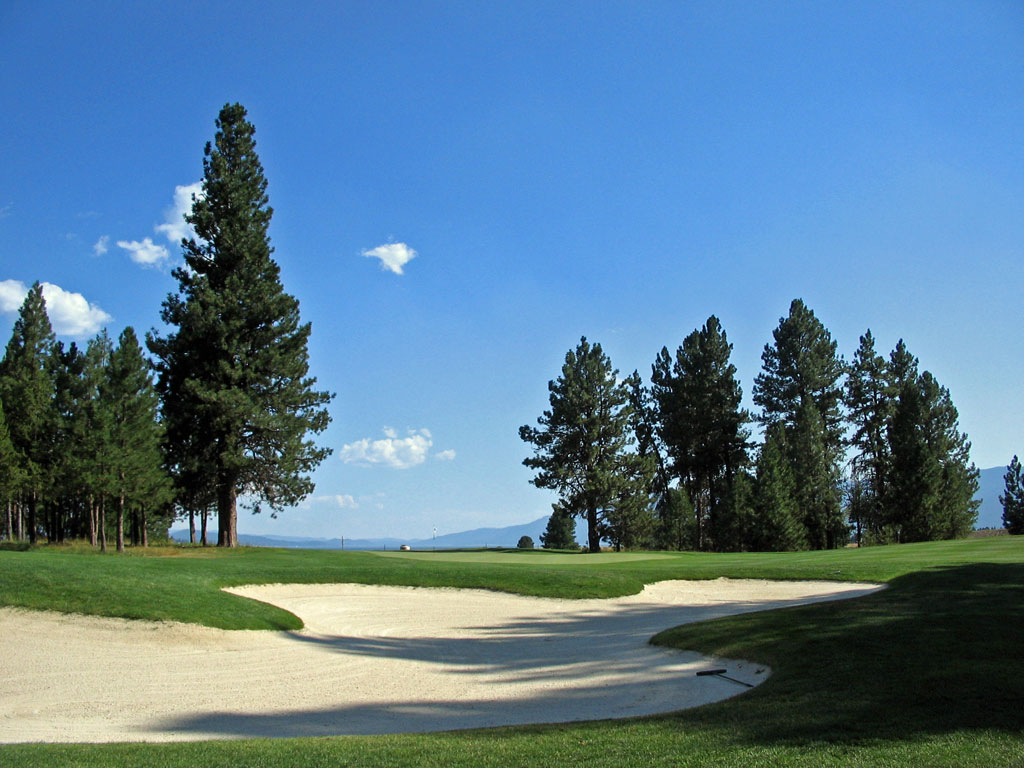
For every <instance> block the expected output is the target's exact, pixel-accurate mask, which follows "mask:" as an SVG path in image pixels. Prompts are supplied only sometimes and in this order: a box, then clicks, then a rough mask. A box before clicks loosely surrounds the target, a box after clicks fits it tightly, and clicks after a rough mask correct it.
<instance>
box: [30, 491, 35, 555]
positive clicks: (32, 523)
mask: <svg viewBox="0 0 1024 768" xmlns="http://www.w3.org/2000/svg"><path fill="white" fill-rule="evenodd" d="M28 541H29V543H30V544H35V543H36V492H35V491H32V493H31V494H29V497H28Z"/></svg>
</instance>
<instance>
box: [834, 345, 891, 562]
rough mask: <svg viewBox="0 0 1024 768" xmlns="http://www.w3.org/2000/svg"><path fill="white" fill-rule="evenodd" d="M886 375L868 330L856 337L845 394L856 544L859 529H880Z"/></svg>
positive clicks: (887, 392) (887, 410) (887, 397)
mask: <svg viewBox="0 0 1024 768" xmlns="http://www.w3.org/2000/svg"><path fill="white" fill-rule="evenodd" d="M888 374H889V372H888V368H887V366H886V363H885V358H883V357H882V356H881V355H879V354H878V353H877V352H875V339H874V337H873V336H872V335H871V331H870V330H868V331H867V333H865V334H864V335H863V336H861V337H860V347H858V349H857V353H856V354H855V355H854V358H853V363H852V364H851V366H850V371H849V376H848V377H847V379H846V391H845V403H846V408H847V412H848V417H849V420H850V422H851V423H852V425H853V428H854V434H853V437H852V438H851V439H850V445H851V446H852V447H853V448H854V449H855V450H856V454H855V455H854V457H853V459H852V460H851V462H850V464H851V467H850V469H851V476H852V482H853V483H854V484H855V486H856V504H855V505H851V507H850V510H851V513H852V514H851V517H850V519H851V521H852V522H854V523H855V524H856V526H857V542H858V544H859V543H860V541H861V532H862V529H864V528H867V529H868V530H871V531H874V530H876V529H878V528H879V527H880V526H881V522H880V517H881V514H882V509H881V505H882V499H883V497H884V495H885V472H886V468H887V466H888V462H889V442H888V439H887V435H886V425H887V423H888V421H889V418H890V416H891V414H892V403H893V392H892V385H891V383H890V380H889V375H888Z"/></svg>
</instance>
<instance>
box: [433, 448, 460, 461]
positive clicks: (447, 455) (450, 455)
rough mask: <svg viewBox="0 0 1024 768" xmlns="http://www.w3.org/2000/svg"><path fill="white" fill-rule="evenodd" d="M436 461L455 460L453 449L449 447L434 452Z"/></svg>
mask: <svg viewBox="0 0 1024 768" xmlns="http://www.w3.org/2000/svg"><path fill="white" fill-rule="evenodd" d="M434 458H435V459H437V460H438V461H455V451H453V450H452V449H451V448H449V449H448V450H447V451H439V452H437V453H435V454H434Z"/></svg>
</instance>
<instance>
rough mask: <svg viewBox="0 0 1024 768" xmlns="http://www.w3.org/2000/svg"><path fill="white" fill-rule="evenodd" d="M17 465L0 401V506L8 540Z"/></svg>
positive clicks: (12, 533) (12, 530) (12, 534)
mask: <svg viewBox="0 0 1024 768" xmlns="http://www.w3.org/2000/svg"><path fill="white" fill-rule="evenodd" d="M19 464H20V461H19V459H18V454H17V452H16V451H15V450H14V443H12V442H11V432H10V430H9V429H7V417H6V416H4V405H3V401H0V505H2V507H3V514H4V536H5V537H6V538H7V539H8V540H10V539H13V538H14V537H15V528H14V518H13V514H12V512H13V507H14V503H15V499H16V498H17V495H18V489H19V487H20V485H21V470H20V467H19Z"/></svg>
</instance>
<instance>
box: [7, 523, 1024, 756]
mask: <svg viewBox="0 0 1024 768" xmlns="http://www.w3.org/2000/svg"><path fill="white" fill-rule="evenodd" d="M160 554H162V555H164V556H159V555H160ZM719 576H728V577H734V578H782V579H786V578H788V579H822V578H825V579H850V580H872V581H886V582H888V583H889V589H887V590H885V591H883V592H880V593H877V594H875V595H871V596H869V597H866V598H861V599H858V600H854V601H844V602H838V603H826V604H821V605H814V606H807V607H802V608H794V609H787V610H783V611H775V612H765V613H760V614H748V615H745V616H739V617H733V618H728V619H721V620H717V621H713V622H707V623H704V624H696V625H688V626H686V627H683V628H680V629H678V630H669V631H666V632H664V633H662V634H661V635H659V636H658V638H657V639H656V642H659V643H663V644H666V645H672V646H676V647H680V648H685V649H693V650H699V651H703V652H705V653H720V654H722V655H727V656H731V657H733V658H746V659H750V660H756V661H760V662H764V663H767V664H769V665H771V666H772V667H773V668H774V671H775V673H774V675H773V676H772V677H771V678H770V679H769V680H768V681H767V682H766V683H764V684H763V685H761V686H759V687H758V688H757V689H755V690H753V691H751V692H749V693H747V694H745V695H743V696H741V697H738V698H736V699H732V700H729V701H726V702H722V703H720V704H716V705H711V706H708V707H703V708H700V709H696V710H691V711H688V712H682V713H678V714H672V715H666V716H661V717H655V718H645V719H642V720H635V721H628V722H616V721H606V722H597V723H587V724H583V725H579V724H574V725H566V726H558V725H554V726H541V727H530V728H514V729H497V730H490V731H477V732H461V733H451V734H428V735H421V736H393V737H344V738H329V739H299V740H291V739H289V740H276V741H243V742H207V743H198V744H196V743H192V744H169V745H159V746H155V745H154V746H150V745H98V746H90V745H82V746H61V745H17V746H9V747H2V748H0V764H2V765H4V766H21V765H39V766H53V765H139V766H142V765H181V766H186V765H187V766H195V765H225V766H228V765H232V766H235V765H250V766H292V765H295V766H299V765H303V766H306V765H308V766H329V765H330V766H333V765H368V766H390V765H396V766H397V765H465V766H470V765H501V766H510V765H576V764H579V765H582V764H587V765H637V766H641V765H644V766H646V765H673V766H687V765H722V766H725V765H800V766H804V765H806V766H819V765H854V766H858V765H886V766H889V765H919V766H932V765H950V766H954V765H955V766H971V765H986V766H988V765H993V766H996V765H999V766H1013V765H1024V693H1022V688H1021V685H1020V681H1021V680H1022V679H1024V653H1022V651H1021V649H1022V648H1024V537H1022V538H1016V537H1012V538H1011V537H1001V538H997V539H987V540H968V541H956V542H939V543H932V544H920V545H906V546H892V547H880V548H875V549H864V550H842V551H836V552H808V553H795V554H784V555H777V554H773V555H759V554H743V555H717V554H716V555H713V554H692V553H684V554H673V555H668V556H666V555H665V554H664V553H657V554H654V555H652V556H651V557H637V556H636V555H635V554H630V555H626V556H615V555H600V556H589V555H558V554H550V553H544V552H504V553H492V552H487V553H437V554H433V553H403V554H398V553H395V554H393V555H382V554H375V553H338V552H312V551H285V550H242V551H238V552H215V551H210V550H205V551H204V550H161V551H157V552H154V553H153V555H152V556H128V557H115V556H100V555H93V554H90V553H83V552H80V551H76V550H72V551H60V550H45V549H43V550H33V551H28V552H10V551H0V585H2V589H0V603H2V604H5V605H14V606H25V607H31V608H49V609H56V610H63V611H79V612H83V613H84V612H88V613H97V614H101V615H115V616H128V617H135V618H160V619H175V620H181V621H193V622H198V623H204V624H208V625H211V626H217V627H225V628H242V627H245V628H285V627H288V628H292V627H295V626H297V625H298V620H297V619H296V618H295V617H294V616H292V615H291V614H288V613H287V612H284V611H281V610H279V609H276V608H272V607H270V606H266V605H263V604H260V603H256V602H254V601H249V600H244V599H242V598H237V597H234V596H230V595H226V594H223V593H221V592H219V589H218V588H219V587H221V586H226V585H233V584H243V583H272V582H338V581H355V582H362V583H382V584H405V585H414V586H458V587H480V588H488V589H502V590H508V591H513V592H520V593H525V594H536V595H562V596H568V597H584V596H586V597H593V596H610V595H617V594H625V593H631V592H635V591H637V590H639V589H640V588H642V585H643V584H644V583H647V582H652V581H657V580H662V579H669V578H717V577H719ZM115 684H116V683H115Z"/></svg>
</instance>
